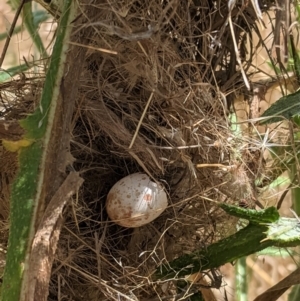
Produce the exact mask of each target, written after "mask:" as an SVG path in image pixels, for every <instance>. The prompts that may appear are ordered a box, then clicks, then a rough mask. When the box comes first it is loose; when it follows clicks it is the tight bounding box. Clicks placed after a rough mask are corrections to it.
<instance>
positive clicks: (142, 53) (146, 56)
mask: <svg viewBox="0 0 300 301" xmlns="http://www.w3.org/2000/svg"><path fill="white" fill-rule="evenodd" d="M223 5H224V6H223ZM81 9H82V10H83V11H86V13H85V14H81V18H82V28H86V27H90V28H92V30H93V35H92V36H93V38H92V39H90V40H89V46H92V47H90V48H89V50H88V52H87V55H86V59H85V61H84V62H81V63H82V64H83V65H84V67H83V71H82V74H81V77H80V86H79V93H78V96H77V100H76V110H75V113H74V117H73V123H72V127H73V129H72V139H71V152H72V155H73V157H74V158H75V159H76V161H75V163H74V165H73V167H74V168H75V169H76V170H78V171H80V173H81V176H82V177H83V178H84V180H85V182H84V185H83V187H82V189H81V190H80V191H79V193H78V196H77V198H76V200H74V202H73V203H72V206H71V208H70V210H67V211H66V212H65V218H66V219H65V225H64V228H63V230H62V232H61V237H60V241H59V245H58V248H57V253H56V260H55V262H54V266H53V270H52V278H51V283H50V296H49V300H62V299H63V298H64V300H70V301H71V300H72V301H73V300H83V298H84V299H87V300H128V298H129V299H130V300H148V299H151V298H158V296H159V298H163V297H164V296H170V295H176V289H175V286H174V285H171V284H170V286H168V287H166V286H163V285H162V284H159V283H157V282H153V281H152V280H151V273H152V272H153V271H154V270H155V269H156V267H157V266H159V265H160V264H162V263H167V262H168V261H169V260H172V259H174V258H176V257H178V256H180V255H182V254H184V253H186V252H191V251H193V250H195V249H197V248H201V247H203V246H205V245H207V244H210V243H212V242H214V241H215V240H216V239H218V238H219V237H220V233H219V232H218V231H216V229H217V226H216V224H217V223H218V222H220V221H222V213H220V211H219V210H216V208H215V207H214V206H213V203H212V202H209V200H218V201H224V200H225V199H226V198H228V195H226V193H224V190H227V192H228V193H229V191H230V190H231V189H230V187H231V186H230V185H231V184H232V183H236V180H237V179H238V178H239V179H240V182H241V181H242V182H243V183H242V184H245V183H246V184H247V181H248V178H247V175H246V173H245V172H242V175H243V177H239V175H240V174H239V173H238V172H237V173H236V174H235V175H230V177H229V178H228V172H227V171H223V170H220V169H219V168H215V167H212V166H213V165H216V164H219V165H231V163H232V162H231V158H230V154H231V150H232V141H233V140H232V135H231V132H230V130H229V127H228V121H227V113H228V110H227V109H228V108H227V104H226V101H224V98H223V97H221V96H220V94H219V88H218V85H219V86H222V87H224V91H223V93H224V94H226V93H227V92H228V94H230V93H229V91H231V90H232V87H233V86H234V87H238V84H239V82H240V79H238V78H236V79H234V78H233V79H232V80H231V82H230V85H227V86H225V84H226V83H227V82H228V77H226V76H227V75H228V76H229V73H228V72H227V71H228V70H233V71H234V73H237V72H238V71H237V70H236V65H235V63H234V62H232V60H231V58H232V57H233V56H234V54H233V53H231V54H230V53H229V52H230V51H231V50H230V49H229V48H228V47H218V46H217V45H215V44H214V42H213V40H212V39H211V38H210V37H211V36H212V35H211V33H213V32H220V30H221V29H222V28H223V24H224V21H225V20H223V19H222V20H223V21H222V20H221V18H220V17H219V16H220V14H219V13H220V12H219V9H223V10H224V11H225V14H226V12H227V4H226V3H225V4H222V3H220V7H219V8H216V7H215V6H214V5H208V3H207V1H200V2H199V1H192V2H186V1H133V2H132V1H122V2H118V1H117V2H111V1H108V2H105V3H104V2H103V3H98V4H97V3H96V4H94V5H93V6H92V7H90V6H89V5H86V6H82V7H81ZM247 9H249V10H250V13H249V12H248V11H247ZM251 13H252V8H248V7H247V8H246V9H245V10H244V16H243V17H244V18H246V20H247V22H246V23H247V26H252V25H253V23H254V20H253V18H252V17H251V16H252V15H251ZM234 16H235V15H234V13H233V15H232V17H234ZM99 20H101V21H99ZM235 22H236V24H237V25H239V26H237V28H245V32H247V31H249V30H250V29H249V28H248V27H246V25H245V19H243V18H240V17H239V16H237V20H236V21H235ZM208 28H210V30H208ZM238 34H240V35H242V33H241V32H237V35H238ZM218 38H219V39H220V44H221V45H227V44H228V43H230V41H231V40H230V35H229V34H228V33H227V32H225V33H224V35H221V36H219V37H218ZM73 42H75V43H76V41H73ZM101 49H102V50H103V49H105V51H102V50H101ZM98 50H101V51H98ZM206 58H209V60H207V59H206ZM35 81H36V80H35V79H32V80H31V84H32V86H34V87H36V82H35ZM39 88H40V87H39ZM236 90H238V88H236ZM20 93H21V92H20ZM22 93H23V96H24V95H25V94H26V93H28V92H26V91H25V90H24V91H23V92H22ZM20 98H21V96H20ZM228 99H230V97H229V98H228ZM15 109H16V110H17V106H16V108H15ZM29 111H30V110H29V109H28V110H27V111H26V113H29ZM199 165H201V166H203V165H207V167H206V168H197V166H199ZM136 173H143V174H147V177H148V178H149V177H150V178H151V181H153V182H154V183H157V185H158V183H161V185H163V190H160V188H159V189H158V192H156V193H157V194H159V193H161V191H165V192H166V193H167V195H168V197H169V204H168V208H167V209H166V210H165V211H163V212H162V213H161V214H159V216H158V217H157V218H155V219H154V220H153V221H151V222H150V219H149V220H147V223H146V224H144V223H143V224H144V225H142V226H141V227H139V228H135V229H127V228H124V227H122V226H120V225H118V224H117V223H118V222H117V223H114V222H111V220H110V219H109V218H108V215H107V211H106V208H105V203H106V199H107V197H108V198H110V196H111V194H109V191H110V189H111V188H112V187H113V186H114V185H115V184H116V183H117V182H118V181H119V180H121V179H123V178H124V177H126V176H128V175H130V174H136ZM150 178H149V179H150ZM241 179H243V180H241ZM225 180H226V181H225ZM121 181H122V180H121ZM224 182H226V187H225V189H224V190H223V192H222V187H224V185H223V186H222V183H224ZM216 187H218V188H216ZM143 197H144V195H143ZM229 197H230V195H229ZM163 198H164V200H163V206H161V207H162V208H164V207H165V205H166V204H167V198H166V197H165V196H164V197H163ZM153 204H154V205H155V202H154V203H151V204H150V202H147V208H148V206H152V205H153ZM151 209H153V208H151ZM108 210H109V206H108ZM142 211H143V210H142ZM109 215H111V214H109ZM120 220H122V218H119V216H117V217H116V221H119V223H120ZM148 221H149V222H148ZM62 296H64V297H63V298H62ZM59 298H60V299H59ZM151 300H152V299H151ZM155 300H156V299H155Z"/></svg>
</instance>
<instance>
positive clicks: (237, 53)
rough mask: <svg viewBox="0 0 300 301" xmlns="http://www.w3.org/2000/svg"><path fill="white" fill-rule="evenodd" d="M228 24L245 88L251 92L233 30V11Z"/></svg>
mask: <svg viewBox="0 0 300 301" xmlns="http://www.w3.org/2000/svg"><path fill="white" fill-rule="evenodd" d="M228 23H229V27H230V31H231V36H232V41H233V46H234V51H235V55H236V60H237V62H238V64H239V66H240V69H241V73H242V76H243V80H244V83H245V86H246V88H247V89H248V90H249V91H250V84H249V81H248V78H247V75H246V73H245V70H244V68H243V65H242V62H241V58H240V54H239V49H238V46H237V43H236V38H235V34H234V28H233V24H232V18H231V10H230V11H229V18H228Z"/></svg>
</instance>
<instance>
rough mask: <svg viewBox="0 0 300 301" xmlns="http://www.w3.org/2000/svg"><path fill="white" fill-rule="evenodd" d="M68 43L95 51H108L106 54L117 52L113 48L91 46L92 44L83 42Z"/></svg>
mask: <svg viewBox="0 0 300 301" xmlns="http://www.w3.org/2000/svg"><path fill="white" fill-rule="evenodd" d="M69 44H71V45H76V46H80V47H85V48H88V49H92V50H96V51H100V52H104V53H108V54H118V52H117V51H114V50H109V49H105V48H100V47H93V46H90V45H83V44H80V43H76V42H69Z"/></svg>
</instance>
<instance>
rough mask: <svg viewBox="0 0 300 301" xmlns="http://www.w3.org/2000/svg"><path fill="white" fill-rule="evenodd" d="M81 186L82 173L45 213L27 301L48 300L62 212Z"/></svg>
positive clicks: (35, 246)
mask: <svg viewBox="0 0 300 301" xmlns="http://www.w3.org/2000/svg"><path fill="white" fill-rule="evenodd" d="M82 183H83V179H82V178H81V177H80V176H79V173H77V172H71V173H70V174H69V175H68V176H67V178H66V179H65V181H64V182H63V184H62V185H61V186H60V187H59V189H58V190H57V191H56V193H55V194H54V196H53V197H52V199H51V201H50V203H49V205H48V206H47V208H46V210H45V213H44V215H43V218H42V220H41V223H40V225H39V227H38V229H37V232H36V234H35V237H34V240H33V243H32V251H31V254H30V260H29V267H28V269H29V270H30V274H29V277H28V279H27V283H26V284H25V286H26V288H27V289H26V290H24V291H25V292H26V295H25V296H23V297H24V299H23V300H25V301H33V300H39V301H42V300H47V296H48V285H49V281H50V276H51V268H52V263H53V260H54V254H55V251H56V247H57V242H58V239H59V234H60V229H61V227H62V212H63V209H64V207H65V205H66V203H67V201H68V200H69V199H70V198H71V196H72V195H73V194H74V193H75V192H76V191H77V190H78V189H79V188H80V186H81V185H82Z"/></svg>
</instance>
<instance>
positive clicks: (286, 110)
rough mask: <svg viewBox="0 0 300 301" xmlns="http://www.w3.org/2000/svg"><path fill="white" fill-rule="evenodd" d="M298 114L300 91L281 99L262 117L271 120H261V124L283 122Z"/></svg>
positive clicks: (299, 110)
mask: <svg viewBox="0 0 300 301" xmlns="http://www.w3.org/2000/svg"><path fill="white" fill-rule="evenodd" d="M298 114H300V91H297V92H295V93H293V94H290V95H287V96H283V97H281V98H280V99H279V100H278V101H276V102H275V103H274V104H273V105H272V106H271V107H270V108H268V109H267V110H266V111H265V112H264V113H263V114H262V115H261V117H269V118H266V119H264V120H261V121H260V122H259V123H260V124H269V123H274V122H278V121H282V120H283V119H284V118H286V119H290V118H291V117H293V116H295V115H298Z"/></svg>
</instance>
